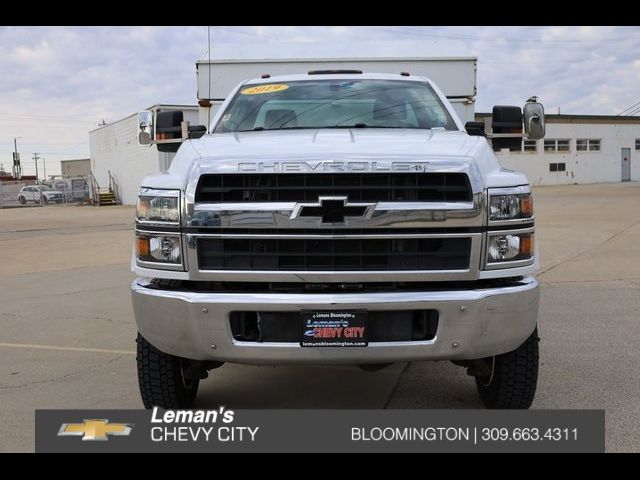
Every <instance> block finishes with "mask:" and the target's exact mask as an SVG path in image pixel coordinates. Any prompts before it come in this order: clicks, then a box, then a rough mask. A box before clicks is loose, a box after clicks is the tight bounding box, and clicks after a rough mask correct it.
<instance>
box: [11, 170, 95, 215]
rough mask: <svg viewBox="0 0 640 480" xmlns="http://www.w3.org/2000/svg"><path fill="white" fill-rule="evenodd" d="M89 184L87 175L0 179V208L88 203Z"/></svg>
mask: <svg viewBox="0 0 640 480" xmlns="http://www.w3.org/2000/svg"><path fill="white" fill-rule="evenodd" d="M89 185H90V182H89V178H88V177H74V178H59V179H50V180H47V181H40V182H37V183H36V181H35V180H9V181H0V208H12V207H34V206H36V207H40V206H45V205H65V204H74V205H77V204H85V203H89V202H90V198H91V196H90V190H89V188H90V187H89Z"/></svg>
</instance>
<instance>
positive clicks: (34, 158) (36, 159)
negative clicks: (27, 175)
mask: <svg viewBox="0 0 640 480" xmlns="http://www.w3.org/2000/svg"><path fill="white" fill-rule="evenodd" d="M39 158H40V157H39V156H38V154H37V153H34V154H33V160H34V161H35V162H36V183H38V159H39Z"/></svg>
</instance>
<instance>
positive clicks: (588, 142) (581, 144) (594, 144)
mask: <svg viewBox="0 0 640 480" xmlns="http://www.w3.org/2000/svg"><path fill="white" fill-rule="evenodd" d="M576 150H577V151H578V152H599V151H600V140H599V139H594V138H579V139H577V140H576Z"/></svg>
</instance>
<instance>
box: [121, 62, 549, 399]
mask: <svg viewBox="0 0 640 480" xmlns="http://www.w3.org/2000/svg"><path fill="white" fill-rule="evenodd" d="M138 120H139V121H138V123H139V133H138V135H139V141H140V143H141V144H143V145H149V144H154V145H157V147H158V149H159V150H161V151H174V152H176V155H175V158H174V160H173V161H172V163H171V166H170V168H169V169H168V171H166V172H162V173H160V174H157V175H152V176H149V177H146V178H145V179H144V181H143V183H142V185H141V188H140V193H139V200H138V206H137V217H136V232H135V235H136V239H135V248H134V254H133V259H132V268H133V270H134V271H135V272H136V273H137V275H138V276H139V278H137V279H136V280H135V281H134V282H133V284H132V295H133V306H134V311H135V317H136V322H137V326H138V331H139V333H138V338H137V352H138V356H137V360H138V362H137V363H138V375H139V383H140V391H141V394H142V400H143V403H144V405H145V407H147V408H150V407H152V406H154V405H157V406H161V407H164V408H184V407H189V406H190V405H191V404H192V402H193V401H194V399H195V397H196V393H197V390H198V385H199V382H200V380H201V379H203V378H206V377H207V372H208V371H210V370H212V369H215V368H217V367H220V366H221V365H223V363H225V362H238V363H246V364H268V365H278V364H320V365H331V364H334V365H336V364H337V365H354V366H360V367H362V368H364V369H369V370H375V369H377V368H381V367H383V366H386V365H389V364H392V363H394V362H407V361H422V360H450V361H452V362H453V363H455V364H456V365H459V366H462V367H465V368H466V369H467V372H468V373H469V375H471V376H473V377H475V382H476V384H477V388H478V391H479V394H480V397H481V399H482V401H483V403H484V404H485V405H486V406H487V407H488V408H528V407H529V406H530V405H531V402H532V400H533V398H534V394H535V390H536V383H537V374H538V340H539V339H538V333H537V328H536V325H537V314H538V298H539V290H538V282H537V281H536V280H535V278H534V276H533V274H534V272H535V270H536V268H537V264H538V261H537V255H536V249H535V242H534V212H533V202H532V196H531V188H530V186H529V182H528V181H527V178H526V177H525V176H524V175H522V174H521V173H518V172H514V171H510V170H507V169H504V168H502V167H501V165H500V164H499V162H498V160H497V158H496V156H495V154H494V150H496V149H499V148H504V147H506V148H509V147H514V146H519V145H520V143H521V141H522V137H523V136H525V137H526V138H532V139H537V138H541V137H543V136H544V111H543V109H542V106H541V105H540V104H539V103H537V102H536V100H535V98H534V99H530V100H529V101H528V102H527V103H526V104H525V106H524V109H521V108H519V107H505V106H497V107H494V109H493V128H492V129H491V130H492V131H491V132H486V133H485V128H484V127H485V125H484V124H483V123H475V122H467V123H466V124H463V123H462V121H461V120H460V119H459V117H458V115H457V114H456V112H455V110H454V108H453V107H452V105H451V103H450V101H449V100H448V99H447V97H446V96H445V95H444V94H443V93H442V91H441V90H440V89H439V88H438V86H437V85H436V84H435V83H433V82H432V81H430V80H429V79H428V78H425V77H422V76H414V75H410V74H408V73H397V74H374V73H362V72H361V71H355V70H340V71H310V72H308V73H306V74H299V75H285V76H273V77H270V76H268V75H264V76H263V77H262V78H254V79H251V80H246V81H244V82H242V83H241V84H240V85H238V86H237V87H235V89H234V90H233V91H232V92H231V94H230V95H229V96H228V97H226V100H225V101H224V103H222V105H221V107H220V108H219V109H218V111H217V112H216V114H215V115H214V116H213V118H212V119H211V122H210V125H209V126H207V127H204V126H193V125H189V124H188V123H187V122H183V121H182V115H181V112H159V113H158V112H155V113H151V112H141V113H140V114H139V117H138Z"/></svg>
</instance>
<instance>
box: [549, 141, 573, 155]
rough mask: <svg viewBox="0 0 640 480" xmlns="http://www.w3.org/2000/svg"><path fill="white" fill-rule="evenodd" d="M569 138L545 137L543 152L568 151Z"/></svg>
mask: <svg viewBox="0 0 640 480" xmlns="http://www.w3.org/2000/svg"><path fill="white" fill-rule="evenodd" d="M570 142H571V140H569V139H566V138H565V139H553V138H550V139H546V140H545V141H544V151H545V152H550V153H553V152H568V151H569V150H570V148H569V145H570Z"/></svg>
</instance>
